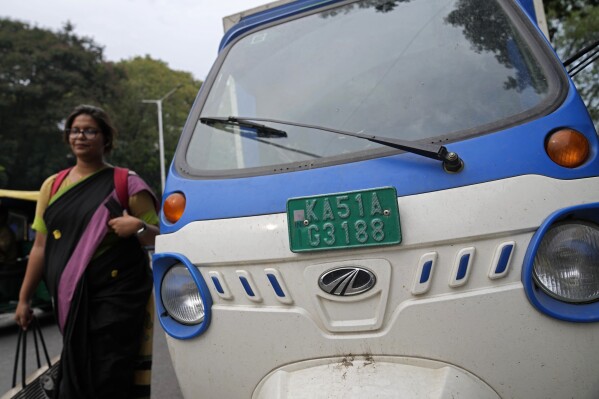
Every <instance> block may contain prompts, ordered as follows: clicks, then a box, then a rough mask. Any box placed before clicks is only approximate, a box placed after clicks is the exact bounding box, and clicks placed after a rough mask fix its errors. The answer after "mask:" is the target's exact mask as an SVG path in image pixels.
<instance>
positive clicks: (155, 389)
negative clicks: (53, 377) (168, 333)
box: [0, 316, 183, 399]
mask: <svg viewBox="0 0 599 399" xmlns="http://www.w3.org/2000/svg"><path fill="white" fill-rule="evenodd" d="M156 320H157V318H156ZM41 324H42V331H43V335H44V340H45V342H46V345H47V346H48V352H49V355H50V358H53V357H55V356H57V355H59V354H60V350H61V347H62V343H61V340H62V337H61V335H60V332H59V331H58V327H56V324H55V323H54V320H53V317H52V316H50V317H45V318H44V319H42V321H41ZM17 332H18V330H17V327H16V325H14V326H9V327H4V328H1V329H0V354H1V355H0V396H2V395H3V394H4V393H5V392H6V391H8V390H9V389H10V388H11V385H12V373H13V367H14V356H15V349H16V344H17ZM29 343H30V345H27V349H28V353H29V354H30V355H31V357H29V356H28V358H27V366H28V371H27V374H29V373H30V372H32V371H33V370H34V369H35V368H37V367H36V366H37V365H36V360H35V350H34V346H33V343H32V339H31V337H29ZM42 357H43V356H42ZM19 370H20V369H19ZM19 379H20V371H19V374H17V380H19ZM164 398H169V399H182V398H183V395H181V390H180V389H179V384H178V383H177V379H176V378H175V374H174V371H173V367H172V365H171V359H170V356H169V353H168V349H167V346H166V339H165V337H164V331H163V330H162V327H160V325H159V324H156V326H155V329H154V354H153V367H152V399H164Z"/></svg>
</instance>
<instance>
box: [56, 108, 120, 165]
mask: <svg viewBox="0 0 599 399" xmlns="http://www.w3.org/2000/svg"><path fill="white" fill-rule="evenodd" d="M79 115H89V116H91V117H92V118H93V119H94V121H96V123H97V124H98V127H99V128H100V131H101V132H102V134H103V135H104V153H105V154H108V153H110V151H112V148H113V146H114V138H115V136H116V134H117V130H116V128H115V127H114V125H113V124H112V121H111V120H110V117H109V116H108V114H107V113H106V111H104V110H103V109H102V108H100V107H94V106H93V105H85V104H84V105H79V106H77V107H75V109H74V110H73V112H71V114H70V115H69V116H68V117H67V121H66V122H65V126H64V127H65V132H64V140H65V142H66V143H67V144H68V143H69V134H68V133H67V129H70V128H71V126H72V125H73V121H74V120H75V118H76V117H78V116H79Z"/></svg>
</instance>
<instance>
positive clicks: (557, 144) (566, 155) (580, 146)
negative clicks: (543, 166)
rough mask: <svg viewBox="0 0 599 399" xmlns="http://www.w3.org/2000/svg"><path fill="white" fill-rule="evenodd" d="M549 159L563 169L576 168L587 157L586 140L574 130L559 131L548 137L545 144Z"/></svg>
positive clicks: (588, 150) (588, 151) (588, 146)
mask: <svg viewBox="0 0 599 399" xmlns="http://www.w3.org/2000/svg"><path fill="white" fill-rule="evenodd" d="M545 151H547V155H549V158H551V160H552V161H553V162H555V163H556V164H558V165H560V166H563V167H564V168H577V167H579V166H580V165H582V164H583V163H585V162H586V161H587V159H588V157H589V153H590V145H589V141H588V140H587V138H586V137H585V136H584V135H583V134H582V133H580V132H577V131H576V130H574V129H560V130H557V131H555V132H553V133H551V134H550V135H549V138H548V139H547V142H546V143H545Z"/></svg>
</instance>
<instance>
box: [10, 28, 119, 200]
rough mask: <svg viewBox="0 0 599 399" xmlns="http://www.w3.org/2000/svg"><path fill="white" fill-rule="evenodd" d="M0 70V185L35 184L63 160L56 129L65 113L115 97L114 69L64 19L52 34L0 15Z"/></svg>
mask: <svg viewBox="0 0 599 399" xmlns="http://www.w3.org/2000/svg"><path fill="white" fill-rule="evenodd" d="M0 71H1V72H0V142H1V143H2V150H1V151H0V165H3V167H5V168H6V173H5V177H4V179H3V180H2V186H3V187H4V186H6V187H10V188H12V189H36V188H39V186H40V184H41V182H42V181H43V179H44V178H46V177H47V176H48V175H50V174H51V173H53V172H55V171H57V170H58V169H60V168H63V167H65V166H66V165H67V164H68V162H69V159H68V154H70V151H69V149H68V148H67V147H66V145H65V144H64V143H63V142H62V136H61V131H60V129H61V127H62V123H63V120H64V118H65V117H66V115H67V114H68V113H69V112H70V111H71V109H72V108H73V107H74V106H76V105H77V104H79V103H82V102H85V103H93V104H100V105H101V104H103V103H108V102H110V101H111V100H112V99H113V98H115V96H116V93H117V88H116V87H114V86H113V84H112V82H114V81H116V80H118V79H115V77H116V75H117V74H118V73H117V71H115V70H114V68H113V67H112V65H110V64H108V63H105V62H103V58H102V48H101V47H99V46H97V45H96V44H95V43H93V41H92V40H91V39H89V38H79V37H77V36H75V35H74V34H73V33H72V26H71V25H70V24H66V25H65V26H64V28H63V29H62V30H61V31H59V32H57V33H53V32H51V31H48V30H43V29H39V28H35V27H31V26H29V25H28V24H25V23H21V22H17V21H11V20H8V19H0Z"/></svg>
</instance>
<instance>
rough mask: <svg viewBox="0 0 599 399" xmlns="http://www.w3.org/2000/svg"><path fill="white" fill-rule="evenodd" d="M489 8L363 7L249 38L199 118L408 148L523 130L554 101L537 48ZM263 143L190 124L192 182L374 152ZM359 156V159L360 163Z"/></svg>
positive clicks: (457, 3) (441, 3)
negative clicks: (523, 123)
mask: <svg viewBox="0 0 599 399" xmlns="http://www.w3.org/2000/svg"><path fill="white" fill-rule="evenodd" d="M514 13H515V12H514V11H513V10H511V9H508V7H507V6H505V5H503V3H502V2H500V1H495V0H426V1H419V0H395V1H379V2H376V1H361V2H355V3H349V4H347V3H346V4H344V5H342V6H339V7H337V8H330V9H328V10H326V11H324V12H319V13H316V14H311V15H308V16H304V17H301V18H298V19H295V20H290V21H286V22H285V23H279V24H277V25H273V26H269V27H267V28H265V29H262V30H258V31H254V32H252V33H250V34H248V35H246V36H244V37H242V38H241V39H239V40H237V41H236V42H234V43H233V44H232V45H231V46H230V48H228V49H227V51H226V54H225V56H224V60H223V61H222V65H221V66H220V69H219V70H218V73H217V74H216V76H215V79H214V80H213V83H212V87H211V88H210V91H209V94H208V95H207V98H206V101H205V103H204V104H203V106H202V110H201V115H200V116H201V117H206V118H210V117H220V118H222V117H224V118H227V117H230V116H241V117H254V118H270V119H276V120H280V121H290V122H299V123H304V124H310V125H317V126H324V127H328V128H333V129H338V130H344V131H351V132H362V133H368V134H372V135H377V136H382V137H391V138H397V139H402V140H409V141H428V142H434V141H440V140H441V139H442V140H444V141H447V140H449V141H451V140H455V139H456V138H457V137H464V136H465V135H468V134H470V135H472V134H480V133H483V132H489V131H492V130H494V129H497V128H498V126H499V127H500V126H503V125H506V124H508V123H511V124H513V123H515V122H514V121H516V122H517V121H520V120H523V119H524V118H525V117H526V115H527V114H530V111H531V110H533V109H538V108H539V107H542V106H543V104H547V102H548V98H549V97H552V96H553V94H552V93H553V92H554V90H552V88H551V85H552V83H551V79H549V78H548V74H549V73H550V72H548V70H549V68H548V67H547V66H546V65H545V64H544V62H542V59H541V57H540V56H539V53H538V52H535V51H533V50H532V48H533V46H534V45H535V44H536V43H531V39H529V38H528V36H527V34H526V33H525V32H524V31H523V30H522V28H521V26H520V25H521V23H516V22H514V21H515V20H516V19H515V18H514ZM268 126H269V127H273V128H276V129H281V130H284V131H285V133H286V134H285V135H273V136H269V137H263V136H261V135H260V134H259V132H257V131H256V129H251V128H248V127H247V126H239V125H219V124H204V123H201V121H200V120H198V121H197V124H196V125H195V129H194V132H193V134H192V136H191V139H190V141H189V142H188V145H187V150H186V153H185V161H186V164H187V165H188V166H189V167H190V169H191V170H196V171H220V172H222V171H227V170H229V171H231V172H232V173H233V174H234V173H235V170H240V169H247V168H264V167H272V166H273V165H284V164H292V163H298V162H310V161H312V160H319V159H336V160H339V162H345V161H348V160H351V159H355V158H356V157H358V156H362V157H365V155H364V154H369V153H373V154H376V153H377V152H376V151H375V150H379V152H378V153H380V150H382V149H383V148H384V147H382V146H381V145H379V144H375V143H370V142H368V141H364V140H360V139H356V138H352V137H347V136H342V135H337V134H332V133H326V132H322V131H319V130H318V129H310V128H306V127H297V126H289V125H283V124H277V123H269V124H268ZM366 157H367V156H366Z"/></svg>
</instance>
